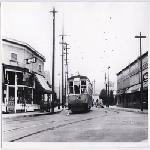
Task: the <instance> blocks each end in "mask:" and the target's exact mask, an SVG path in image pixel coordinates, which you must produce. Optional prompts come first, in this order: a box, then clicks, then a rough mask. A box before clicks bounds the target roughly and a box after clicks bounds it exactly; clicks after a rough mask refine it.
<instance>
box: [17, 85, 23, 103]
mask: <svg viewBox="0 0 150 150" xmlns="http://www.w3.org/2000/svg"><path fill="white" fill-rule="evenodd" d="M17 98H18V99H17V104H23V103H24V90H23V87H18V90H17Z"/></svg>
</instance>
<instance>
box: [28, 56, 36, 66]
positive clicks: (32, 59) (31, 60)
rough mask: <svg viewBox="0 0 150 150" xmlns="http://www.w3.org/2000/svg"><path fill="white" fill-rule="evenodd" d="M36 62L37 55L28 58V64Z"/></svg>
mask: <svg viewBox="0 0 150 150" xmlns="http://www.w3.org/2000/svg"><path fill="white" fill-rule="evenodd" d="M35 62H36V58H35V57H33V58H29V59H27V64H30V63H35Z"/></svg>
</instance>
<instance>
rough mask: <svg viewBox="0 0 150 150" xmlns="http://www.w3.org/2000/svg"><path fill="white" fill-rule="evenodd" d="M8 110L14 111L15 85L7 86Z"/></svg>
mask: <svg viewBox="0 0 150 150" xmlns="http://www.w3.org/2000/svg"><path fill="white" fill-rule="evenodd" d="M7 110H8V112H15V87H8V105H7Z"/></svg>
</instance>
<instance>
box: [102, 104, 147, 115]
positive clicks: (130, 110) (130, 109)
mask: <svg viewBox="0 0 150 150" xmlns="http://www.w3.org/2000/svg"><path fill="white" fill-rule="evenodd" d="M104 108H106V109H116V110H119V111H127V112H136V113H141V114H148V109H143V111H141V109H137V108H123V107H117V106H109V108H108V107H106V106H105V107H104Z"/></svg>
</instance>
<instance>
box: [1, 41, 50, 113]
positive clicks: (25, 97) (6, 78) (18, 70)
mask: <svg viewBox="0 0 150 150" xmlns="http://www.w3.org/2000/svg"><path fill="white" fill-rule="evenodd" d="M45 61H46V60H45V57H44V56H42V55H41V54H40V53H39V52H37V51H36V50H35V49H34V48H32V47H31V46H30V45H28V44H26V43H23V42H20V41H17V40H14V39H9V38H3V39H2V112H9V113H16V112H20V111H21V112H26V111H35V110H38V109H40V103H41V101H50V94H51V88H50V86H49V84H48V82H47V81H46V80H45V77H44V62H45ZM45 95H46V98H45Z"/></svg>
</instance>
